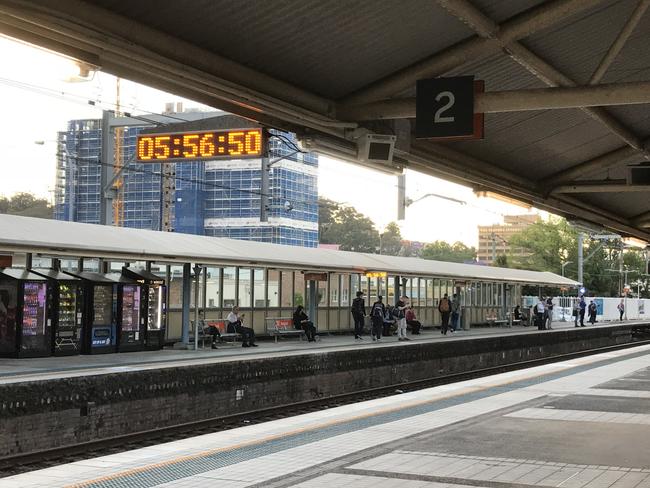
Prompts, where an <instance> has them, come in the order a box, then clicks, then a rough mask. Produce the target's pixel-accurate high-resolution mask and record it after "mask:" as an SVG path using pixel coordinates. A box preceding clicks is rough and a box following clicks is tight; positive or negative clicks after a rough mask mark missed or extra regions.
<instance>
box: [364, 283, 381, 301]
mask: <svg viewBox="0 0 650 488" xmlns="http://www.w3.org/2000/svg"><path fill="white" fill-rule="evenodd" d="M378 283H379V278H369V279H368V288H369V290H370V291H369V292H368V294H367V295H368V297H367V298H366V301H370V300H373V299H374V298H375V297H376V296H377V293H378Z"/></svg>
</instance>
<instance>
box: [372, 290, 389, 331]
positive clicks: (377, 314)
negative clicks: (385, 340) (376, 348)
mask: <svg viewBox="0 0 650 488" xmlns="http://www.w3.org/2000/svg"><path fill="white" fill-rule="evenodd" d="M382 300H383V297H382V296H381V295H379V296H378V297H377V301H376V302H375V303H373V304H372V307H371V308H370V321H371V322H372V340H373V341H379V340H381V332H382V329H383V328H384V315H385V314H386V306H385V305H384V302H383V301H382Z"/></svg>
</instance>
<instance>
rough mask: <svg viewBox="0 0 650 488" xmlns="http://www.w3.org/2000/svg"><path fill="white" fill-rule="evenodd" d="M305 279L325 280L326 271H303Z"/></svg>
mask: <svg viewBox="0 0 650 488" xmlns="http://www.w3.org/2000/svg"><path fill="white" fill-rule="evenodd" d="M305 281H327V273H305Z"/></svg>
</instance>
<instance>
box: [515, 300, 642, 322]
mask: <svg viewBox="0 0 650 488" xmlns="http://www.w3.org/2000/svg"><path fill="white" fill-rule="evenodd" d="M537 300H538V299H537V297H522V301H523V306H524V307H525V308H530V307H532V306H534V305H535V304H536V303H537ZM575 300H576V298H575V297H553V321H554V322H555V321H557V322H562V321H567V322H569V321H573V302H574V301H575ZM592 300H593V301H594V303H595V304H596V308H597V310H598V312H597V314H596V320H598V321H599V322H607V321H613V320H618V319H619V316H620V314H619V311H618V304H619V303H621V299H620V298H614V297H585V302H587V306H589V304H590V303H591V301H592ZM623 305H624V306H625V313H624V314H623V320H639V319H650V298H624V299H623ZM588 316H589V315H588V312H587V313H586V314H585V321H586V320H587V318H588Z"/></svg>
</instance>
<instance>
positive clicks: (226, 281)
mask: <svg viewBox="0 0 650 488" xmlns="http://www.w3.org/2000/svg"><path fill="white" fill-rule="evenodd" d="M236 274H237V268H235V267H234V266H229V267H227V268H223V308H224V310H230V309H231V308H232V307H234V306H235V277H236Z"/></svg>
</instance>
